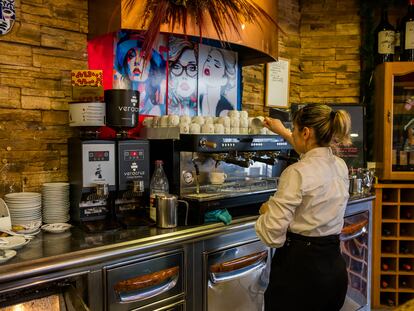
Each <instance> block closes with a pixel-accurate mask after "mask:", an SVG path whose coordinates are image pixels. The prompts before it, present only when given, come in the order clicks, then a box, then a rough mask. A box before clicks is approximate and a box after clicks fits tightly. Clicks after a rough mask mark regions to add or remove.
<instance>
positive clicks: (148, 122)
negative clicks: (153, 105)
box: [142, 117, 154, 128]
mask: <svg viewBox="0 0 414 311" xmlns="http://www.w3.org/2000/svg"><path fill="white" fill-rule="evenodd" d="M153 119H154V118H153V117H146V118H145V119H144V121H142V125H143V126H144V127H146V128H149V127H151V126H152V120H153Z"/></svg>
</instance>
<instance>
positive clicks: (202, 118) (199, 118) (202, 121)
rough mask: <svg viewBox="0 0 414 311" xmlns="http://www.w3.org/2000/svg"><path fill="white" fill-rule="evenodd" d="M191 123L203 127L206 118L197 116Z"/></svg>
mask: <svg viewBox="0 0 414 311" xmlns="http://www.w3.org/2000/svg"><path fill="white" fill-rule="evenodd" d="M191 122H192V123H197V124H199V125H203V124H204V123H205V121H204V117H202V116H195V117H193V118H192V119H191Z"/></svg>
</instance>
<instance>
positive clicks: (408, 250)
mask: <svg viewBox="0 0 414 311" xmlns="http://www.w3.org/2000/svg"><path fill="white" fill-rule="evenodd" d="M384 242H389V241H384ZM394 242H396V241H394ZM398 254H399V255H400V256H401V255H402V256H404V255H405V256H414V241H407V240H399V241H398Z"/></svg>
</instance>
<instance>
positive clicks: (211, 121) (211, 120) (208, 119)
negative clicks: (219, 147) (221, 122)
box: [204, 116, 214, 124]
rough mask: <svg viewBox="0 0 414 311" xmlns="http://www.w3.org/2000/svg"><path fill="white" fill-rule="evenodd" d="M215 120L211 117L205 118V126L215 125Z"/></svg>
mask: <svg viewBox="0 0 414 311" xmlns="http://www.w3.org/2000/svg"><path fill="white" fill-rule="evenodd" d="M213 123H214V118H213V117H211V116H207V117H204V124H213Z"/></svg>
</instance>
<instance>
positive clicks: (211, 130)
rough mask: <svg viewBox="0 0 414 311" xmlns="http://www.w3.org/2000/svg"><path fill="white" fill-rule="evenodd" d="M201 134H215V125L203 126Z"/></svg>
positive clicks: (206, 124) (207, 124)
mask: <svg viewBox="0 0 414 311" xmlns="http://www.w3.org/2000/svg"><path fill="white" fill-rule="evenodd" d="M201 133H204V134H214V124H213V123H205V124H203V125H202V126H201Z"/></svg>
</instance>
